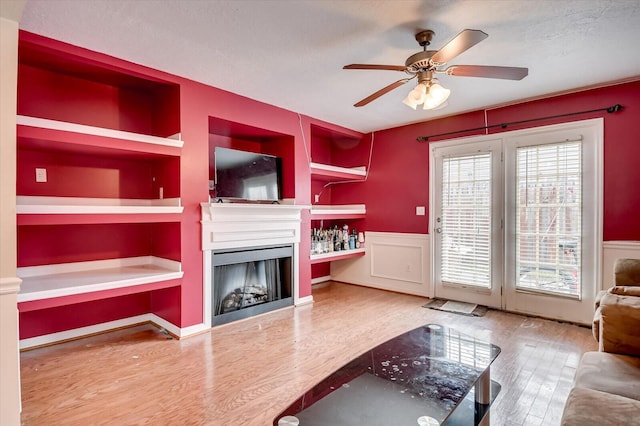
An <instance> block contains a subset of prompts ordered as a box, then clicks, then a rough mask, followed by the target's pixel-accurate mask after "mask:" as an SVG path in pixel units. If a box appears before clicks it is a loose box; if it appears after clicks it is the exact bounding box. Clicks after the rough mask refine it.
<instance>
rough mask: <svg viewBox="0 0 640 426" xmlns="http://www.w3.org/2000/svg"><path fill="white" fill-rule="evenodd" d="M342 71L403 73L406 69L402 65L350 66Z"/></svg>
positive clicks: (346, 66)
mask: <svg viewBox="0 0 640 426" xmlns="http://www.w3.org/2000/svg"><path fill="white" fill-rule="evenodd" d="M342 69H344V70H388V71H404V70H406V69H407V67H405V66H404V65H373V64H351V65H345V66H344V67H342Z"/></svg>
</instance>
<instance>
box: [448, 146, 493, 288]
mask: <svg viewBox="0 0 640 426" xmlns="http://www.w3.org/2000/svg"><path fill="white" fill-rule="evenodd" d="M441 177H442V193H441V197H442V199H441V203H442V211H441V216H440V218H439V219H438V220H440V222H441V223H440V224H439V229H440V232H441V234H442V235H441V236H442V243H441V247H440V249H441V253H440V254H441V256H440V262H441V265H440V267H441V280H442V282H443V283H455V284H464V285H469V286H476V287H483V288H491V279H490V277H491V153H481V154H474V155H465V156H458V157H447V158H443V160H442V176H441Z"/></svg>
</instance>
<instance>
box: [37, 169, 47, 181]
mask: <svg viewBox="0 0 640 426" xmlns="http://www.w3.org/2000/svg"><path fill="white" fill-rule="evenodd" d="M46 181H47V169H40V168H36V182H46Z"/></svg>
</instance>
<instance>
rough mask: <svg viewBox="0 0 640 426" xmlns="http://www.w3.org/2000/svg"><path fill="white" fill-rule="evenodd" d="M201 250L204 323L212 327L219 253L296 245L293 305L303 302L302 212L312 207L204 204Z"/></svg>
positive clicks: (308, 298)
mask: <svg viewBox="0 0 640 426" xmlns="http://www.w3.org/2000/svg"><path fill="white" fill-rule="evenodd" d="M200 206H201V213H202V216H201V221H200V222H201V223H202V251H203V265H204V271H203V272H204V306H203V308H204V309H203V313H204V318H203V322H204V323H205V325H207V326H208V327H211V294H212V290H213V288H212V286H213V283H212V278H211V277H212V256H215V251H216V250H228V249H236V248H250V247H265V246H277V245H285V244H291V245H292V246H293V303H294V305H299V304H306V303H310V302H311V301H312V300H313V299H312V298H311V297H310V296H307V297H305V298H304V299H305V300H301V299H300V297H299V288H300V272H299V269H300V268H299V261H300V223H301V222H302V210H308V209H310V206H303V205H295V204H249V203H213V204H212V203H202V204H201V205H200Z"/></svg>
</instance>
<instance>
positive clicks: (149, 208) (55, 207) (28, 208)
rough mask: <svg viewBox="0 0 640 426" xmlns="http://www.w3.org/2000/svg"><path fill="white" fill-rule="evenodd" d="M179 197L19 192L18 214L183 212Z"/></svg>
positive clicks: (17, 201) (17, 200) (17, 199)
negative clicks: (144, 198)
mask: <svg viewBox="0 0 640 426" xmlns="http://www.w3.org/2000/svg"><path fill="white" fill-rule="evenodd" d="M183 210H184V207H183V206H181V205H180V198H165V199H155V200H142V199H122V198H81V197H38V196H27V195H18V196H17V197H16V211H17V213H18V214H160V213H182V211H183Z"/></svg>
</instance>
